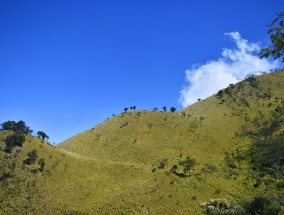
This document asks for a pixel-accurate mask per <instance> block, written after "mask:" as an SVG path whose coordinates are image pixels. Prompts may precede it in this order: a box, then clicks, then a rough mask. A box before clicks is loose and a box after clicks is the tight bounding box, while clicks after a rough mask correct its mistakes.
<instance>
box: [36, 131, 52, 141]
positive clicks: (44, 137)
mask: <svg viewBox="0 0 284 215" xmlns="http://www.w3.org/2000/svg"><path fill="white" fill-rule="evenodd" d="M37 137H38V138H40V139H42V141H44V140H45V139H47V140H48V139H49V136H47V134H46V133H45V132H43V131H38V132H37Z"/></svg>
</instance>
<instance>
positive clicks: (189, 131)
mask: <svg viewBox="0 0 284 215" xmlns="http://www.w3.org/2000/svg"><path fill="white" fill-rule="evenodd" d="M283 122H284V71H279V72H274V73H270V74H265V75H261V76H249V77H248V78H247V79H245V80H244V81H242V82H240V83H238V84H236V85H233V84H231V85H230V86H228V87H227V88H225V89H222V90H220V91H219V92H218V93H217V94H215V95H212V96H211V97H209V98H207V99H205V100H202V101H199V102H197V103H195V104H193V105H191V106H189V107H187V108H185V109H183V110H181V111H179V112H166V111H142V110H133V111H128V112H124V113H121V114H119V115H116V116H114V117H112V118H111V119H109V120H107V121H105V122H103V123H101V124H99V125H97V126H95V127H93V128H91V129H89V130H87V131H86V132H83V133H81V134H78V135H76V136H74V137H72V138H70V139H68V140H66V141H64V142H62V143H60V144H58V145H56V146H55V147H52V146H50V145H49V144H47V142H46V141H45V140H41V139H39V138H36V137H34V136H32V135H30V134H25V142H24V143H23V145H22V146H15V147H14V148H13V149H12V150H11V151H7V150H5V149H6V147H7V144H6V142H7V137H9V135H11V134H13V131H7V130H3V131H1V132H0V144H1V150H0V153H1V154H0V158H1V165H2V166H1V175H0V185H1V186H0V187H1V188H0V194H1V195H0V211H2V212H1V213H3V214H202V213H204V214H256V213H260V214H271V215H273V214H275V215H276V214H278V213H280V210H281V207H282V206H283V205H284V194H283V191H284V190H283V189H284V179H283V175H284V125H283ZM32 151H35V152H33V153H34V154H35V153H36V155H37V156H34V157H36V158H35V159H34V158H33V154H32ZM32 158H33V159H34V162H29V160H28V159H32ZM27 160H28V161H27ZM39 160H41V161H39ZM43 162H44V165H43ZM282 210H283V209H282Z"/></svg>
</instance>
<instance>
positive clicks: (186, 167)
mask: <svg viewBox="0 0 284 215" xmlns="http://www.w3.org/2000/svg"><path fill="white" fill-rule="evenodd" d="M179 165H181V166H183V172H184V174H185V175H188V174H189V173H190V170H191V169H192V168H193V167H194V166H195V165H196V160H195V159H193V158H190V157H189V156H187V158H186V160H184V161H181V162H179Z"/></svg>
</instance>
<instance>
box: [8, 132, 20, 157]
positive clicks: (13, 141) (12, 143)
mask: <svg viewBox="0 0 284 215" xmlns="http://www.w3.org/2000/svg"><path fill="white" fill-rule="evenodd" d="M24 142H25V135H24V134H23V133H20V132H15V133H14V134H11V135H9V136H8V137H6V139H5V143H6V148H5V151H6V152H9V153H11V152H12V150H13V148H14V147H16V146H19V147H21V146H22V145H23V144H24Z"/></svg>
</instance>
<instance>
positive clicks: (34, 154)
mask: <svg viewBox="0 0 284 215" xmlns="http://www.w3.org/2000/svg"><path fill="white" fill-rule="evenodd" d="M27 155H28V158H27V159H26V160H24V161H23V163H24V164H28V165H32V164H34V163H35V162H36V159H37V157H38V155H37V151H36V150H35V149H34V150H32V151H29V152H28V154H27Z"/></svg>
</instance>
